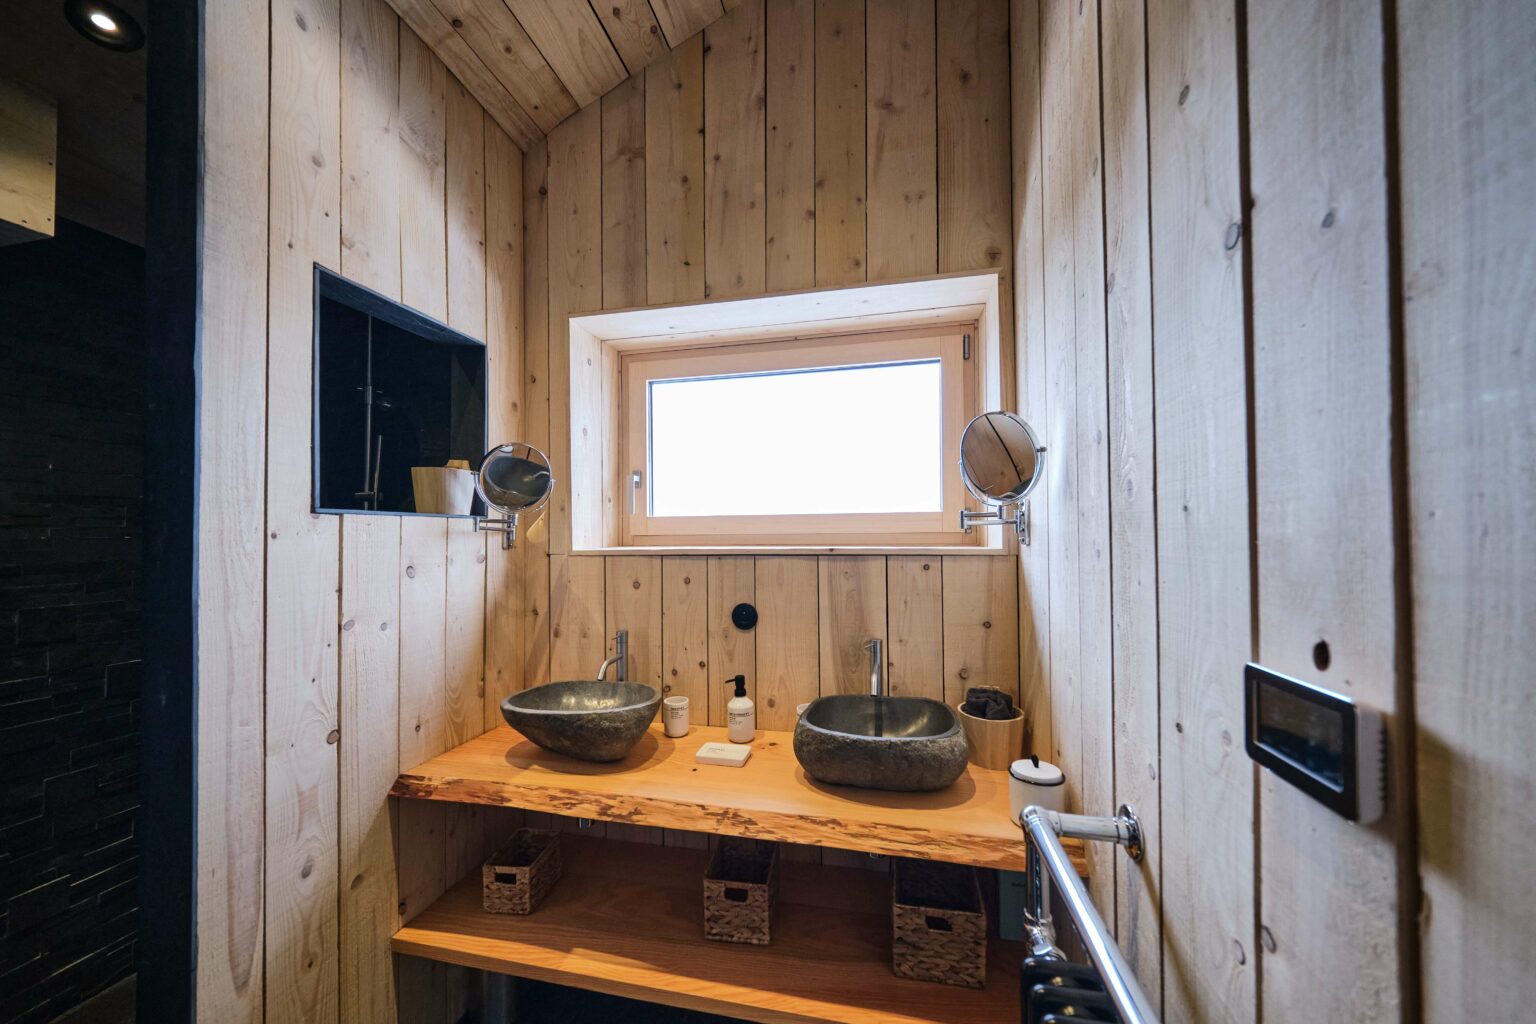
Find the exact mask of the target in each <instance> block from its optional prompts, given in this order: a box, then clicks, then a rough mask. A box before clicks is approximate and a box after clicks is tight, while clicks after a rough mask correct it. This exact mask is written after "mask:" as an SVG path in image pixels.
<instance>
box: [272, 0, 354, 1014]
mask: <svg viewBox="0 0 1536 1024" xmlns="http://www.w3.org/2000/svg"><path fill="white" fill-rule="evenodd" d="M272 15H273V17H272V23H271V32H272V42H271V45H272V58H271V60H272V63H271V67H272V71H271V74H272V96H271V103H272V108H271V119H272V121H271V124H272V130H271V132H270V137H269V139H268V144H269V161H270V175H271V182H270V205H269V209H268V217H269V223H270V234H269V244H268V259H267V266H268V273H269V275H270V276H269V281H268V296H267V317H268V321H267V329H268V359H267V422H266V434H267V487H266V494H267V552H266V558H267V574H266V586H267V593H266V621H265V629H266V633H265V636H266V648H265V652H266V653H265V659H266V748H267V749H266V755H267V757H266V787H265V790H266V809H265V818H266V851H265V864H266V879H265V882H264V886H265V890H266V928H265V931H266V942H267V951H266V954H267V955H266V1016H267V1020H268V1021H272V1022H274V1024H276V1022H289V1021H315V1022H325V1021H335V1020H337V1016H336V1013H337V1000H338V980H337V979H338V975H339V973H340V965H339V955H340V946H339V938H338V932H337V927H338V926H337V912H338V902H337V901H338V892H337V882H336V879H337V874H336V872H337V869H338V865H339V858H338V845H337V843H338V837H337V829H338V826H339V822H338V820H337V817H336V815H335V813H334V812H333V808H336V806H337V799H338V791H337V784H338V763H337V755H336V745H335V744H336V739H337V734H336V729H337V727H338V722H337V686H338V683H337V672H338V659H337V648H336V643H337V641H336V637H337V625H338V620H337V613H338V605H337V597H336V594H337V590H338V587H339V585H340V579H339V576H340V560H341V536H340V529H339V527H340V521H339V520H338V519H337V518H336V517H335V516H317V515H314V514H313V513H311V512H310V510H309V507H310V500H309V499H310V423H311V421H312V418H313V417H312V413H313V409H312V405H313V402H312V399H311V394H312V390H311V389H312V380H313V377H312V372H311V371H312V366H311V363H312V353H313V348H314V342H313V339H312V337H311V333H312V330H313V322H314V265H315V264H316V263H319V264H322V265H324V266H327V267H330V268H331V269H333V270H334V269H338V268H339V266H340V263H341V236H340V225H341V216H340V214H341V175H340V168H341V122H340V116H341V114H340V111H341V98H340V95H339V88H340V85H339V83H340V78H341V25H340V20H341V19H340V9H339V7H338V5H337V3H336V2H335V0H296V3H295V5H294V7H293V8H292V10H291V11H290V9H289V7H288V6H287V5H277V6H275V7H274V8H273V9H272ZM300 20H302V22H303V23H304V25H305V26H306V28H304V29H301V28H299V22H300Z"/></svg>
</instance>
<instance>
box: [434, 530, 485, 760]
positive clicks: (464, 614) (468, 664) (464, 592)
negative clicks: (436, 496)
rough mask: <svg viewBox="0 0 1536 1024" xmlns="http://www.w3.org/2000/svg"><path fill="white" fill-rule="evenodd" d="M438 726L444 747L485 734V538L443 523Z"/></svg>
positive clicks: (456, 744) (472, 531)
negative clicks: (441, 679)
mask: <svg viewBox="0 0 1536 1024" xmlns="http://www.w3.org/2000/svg"><path fill="white" fill-rule="evenodd" d="M445 541H446V563H447V564H446V569H445V578H444V586H445V588H446V592H447V593H446V601H445V608H444V615H445V617H444V620H443V633H444V636H443V648H444V655H445V658H444V661H445V664H444V690H443V726H444V735H445V737H446V742H447V744H448V746H450V747H456V746H458V745H459V744H460V743H468V742H469V741H470V740H472V739H474V738H475V737H476V736H478V735H480V734H481V733H482V732H484V731H485V726H484V714H483V707H484V703H485V621H486V618H485V612H486V604H485V561H486V555H485V534H483V533H477V532H476V531H475V527H474V524H473V523H471V522H469V521H467V520H463V519H450V520H447V522H446V537H445Z"/></svg>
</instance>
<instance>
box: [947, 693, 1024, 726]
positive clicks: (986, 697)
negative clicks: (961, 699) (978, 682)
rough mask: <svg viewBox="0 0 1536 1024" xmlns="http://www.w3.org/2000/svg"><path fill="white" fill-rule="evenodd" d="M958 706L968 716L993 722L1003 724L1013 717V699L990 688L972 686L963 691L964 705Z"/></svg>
mask: <svg viewBox="0 0 1536 1024" xmlns="http://www.w3.org/2000/svg"><path fill="white" fill-rule="evenodd" d="M960 706H961V708H963V709H964V710H965V713H966V714H968V715H971V716H973V717H975V718H987V719H990V720H992V721H994V722H1005V721H1007V720H1008V719H1010V718H1013V717H1014V710H1013V698H1012V697H1010V696H1009V695H1008V694H1006V693H1004V692H1003V691H1002V690H994V689H992V688H991V687H990V686H973V687H972V688H971V689H969V690H967V691H965V703H964V704H962V705H960Z"/></svg>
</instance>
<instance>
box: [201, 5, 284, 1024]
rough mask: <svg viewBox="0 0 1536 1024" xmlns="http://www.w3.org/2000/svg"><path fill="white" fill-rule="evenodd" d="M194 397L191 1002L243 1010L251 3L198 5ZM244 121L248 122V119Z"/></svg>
mask: <svg viewBox="0 0 1536 1024" xmlns="http://www.w3.org/2000/svg"><path fill="white" fill-rule="evenodd" d="M203 31H204V36H203V40H202V46H203V52H204V59H205V60H206V61H207V62H208V65H209V66H210V67H216V68H218V69H219V72H220V73H219V74H218V75H217V76H212V77H211V78H210V80H209V81H208V82H207V83H206V94H205V97H204V104H205V106H204V114H205V121H204V124H205V126H206V129H207V131H206V138H205V140H204V141H205V144H206V146H205V151H204V157H205V159H204V165H203V167H202V171H203V178H202V181H201V186H202V190H203V195H202V214H203V222H202V231H203V235H202V241H203V251H202V262H201V265H200V273H201V278H200V287H201V300H202V308H201V316H202V343H201V345H200V349H199V351H200V359H201V365H200V372H199V379H200V381H201V384H202V390H201V394H200V401H199V407H198V430H199V433H200V436H201V437H202V438H203V439H204V442H203V443H202V444H201V445H199V457H198V466H197V473H198V480H199V486H198V504H199V511H198V515H199V521H200V522H201V523H202V525H203V528H202V530H201V531H200V533H199V535H198V538H197V558H198V565H199V571H198V575H197V584H196V586H197V593H196V601H197V609H198V619H199V625H198V629H197V641H196V643H197V648H196V651H197V653H196V658H197V678H198V679H199V681H200V692H199V694H198V697H199V700H198V708H197V711H196V715H197V726H196V728H197V740H198V753H197V772H198V775H197V798H198V806H197V810H196V815H197V819H196V825H197V836H198V855H197V869H196V870H197V878H196V883H195V884H196V889H195V900H196V907H195V914H196V921H197V929H198V935H199V938H200V942H199V949H198V960H197V979H196V993H197V994H196V1005H197V1011H198V1016H199V1017H200V1018H201V1019H204V1020H227V1021H231V1022H246V1021H259V1020H261V1017H262V993H263V989H264V987H265V976H264V965H263V957H262V948H263V944H264V938H265V936H264V932H263V915H264V902H263V885H262V879H263V874H264V863H263V852H264V851H263V841H262V828H263V801H262V793H261V790H260V788H258V787H253V786H252V785H251V780H252V779H259V778H260V777H261V775H262V766H263V760H264V755H265V753H266V751H265V737H264V732H265V728H264V721H263V711H262V685H263V674H264V664H263V662H264V657H263V654H264V651H263V648H264V643H263V632H262V596H263V593H264V590H265V577H264V562H265V560H264V558H263V557H262V555H263V551H264V541H263V536H264V534H263V527H264V523H263V519H264V508H263V504H262V502H261V501H259V500H252V496H254V495H259V494H261V493H263V488H264V486H265V482H266V472H265V469H266V467H265V462H266V447H265V443H264V441H265V437H264V430H263V427H264V423H265V405H266V400H267V395H266V386H265V381H266V365H267V338H266V324H265V310H266V286H267V253H268V250H269V242H268V234H267V232H268V228H267V196H268V186H269V181H268V171H267V135H266V131H265V130H264V129H265V127H266V125H267V119H268V103H269V98H270V91H269V81H268V78H269V68H268V65H267V53H268V38H267V32H268V25H267V11H266V8H265V7H264V6H262V5H257V4H251V5H235V6H226V7H216V8H213V9H210V10H207V11H205V12H204V21H203ZM253 126H255V127H254V128H253Z"/></svg>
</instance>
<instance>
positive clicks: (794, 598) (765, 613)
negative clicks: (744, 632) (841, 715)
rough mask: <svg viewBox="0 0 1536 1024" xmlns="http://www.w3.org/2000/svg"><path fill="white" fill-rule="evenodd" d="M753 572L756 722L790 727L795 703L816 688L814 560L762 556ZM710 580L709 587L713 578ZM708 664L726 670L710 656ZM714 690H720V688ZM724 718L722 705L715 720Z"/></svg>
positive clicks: (762, 725)
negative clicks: (754, 574)
mask: <svg viewBox="0 0 1536 1024" xmlns="http://www.w3.org/2000/svg"><path fill="white" fill-rule="evenodd" d="M756 572H757V611H758V616H759V617H758V620H757V691H756V695H755V696H754V697H753V700H754V701H755V702H756V704H757V726H758V728H760V729H792V728H794V724H795V707H796V706H797V705H799V704H803V703H804V702H806V701H810V700H815V699H816V697H817V695H818V693H819V692H820V684H819V680H820V675H821V671H820V661H819V657H818V643H817V639H816V638H817V633H818V629H819V626H818V621H819V616H818V611H817V607H818V592H819V586H818V584H817V570H816V559H815V558H802V557H798V556H795V557H789V556H771V557H770V556H764V557H762V558H759V559H757V566H756ZM710 583H711V588H713V583H714V581H713V579H711V581H710ZM713 596H714V595H713V593H711V598H713ZM710 668H711V670H712V672H713V675H715V676H717V677H719V678H725V677H726V676H728V675H730V674H731V673H730V672H725V673H721V672H720V671H719V670H717V669H715V660H714V658H713V657H711V658H710ZM748 678H749V679H750V678H751V676H750V675H749V676H748ZM715 681H716V680H711V682H715ZM719 689H720V692H721V694H722V695H723V694H724V692H725V688H724V687H723V686H722V687H719ZM724 717H725V716H724V714H723V709H722V714H721V721H720V723H718V724H724Z"/></svg>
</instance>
